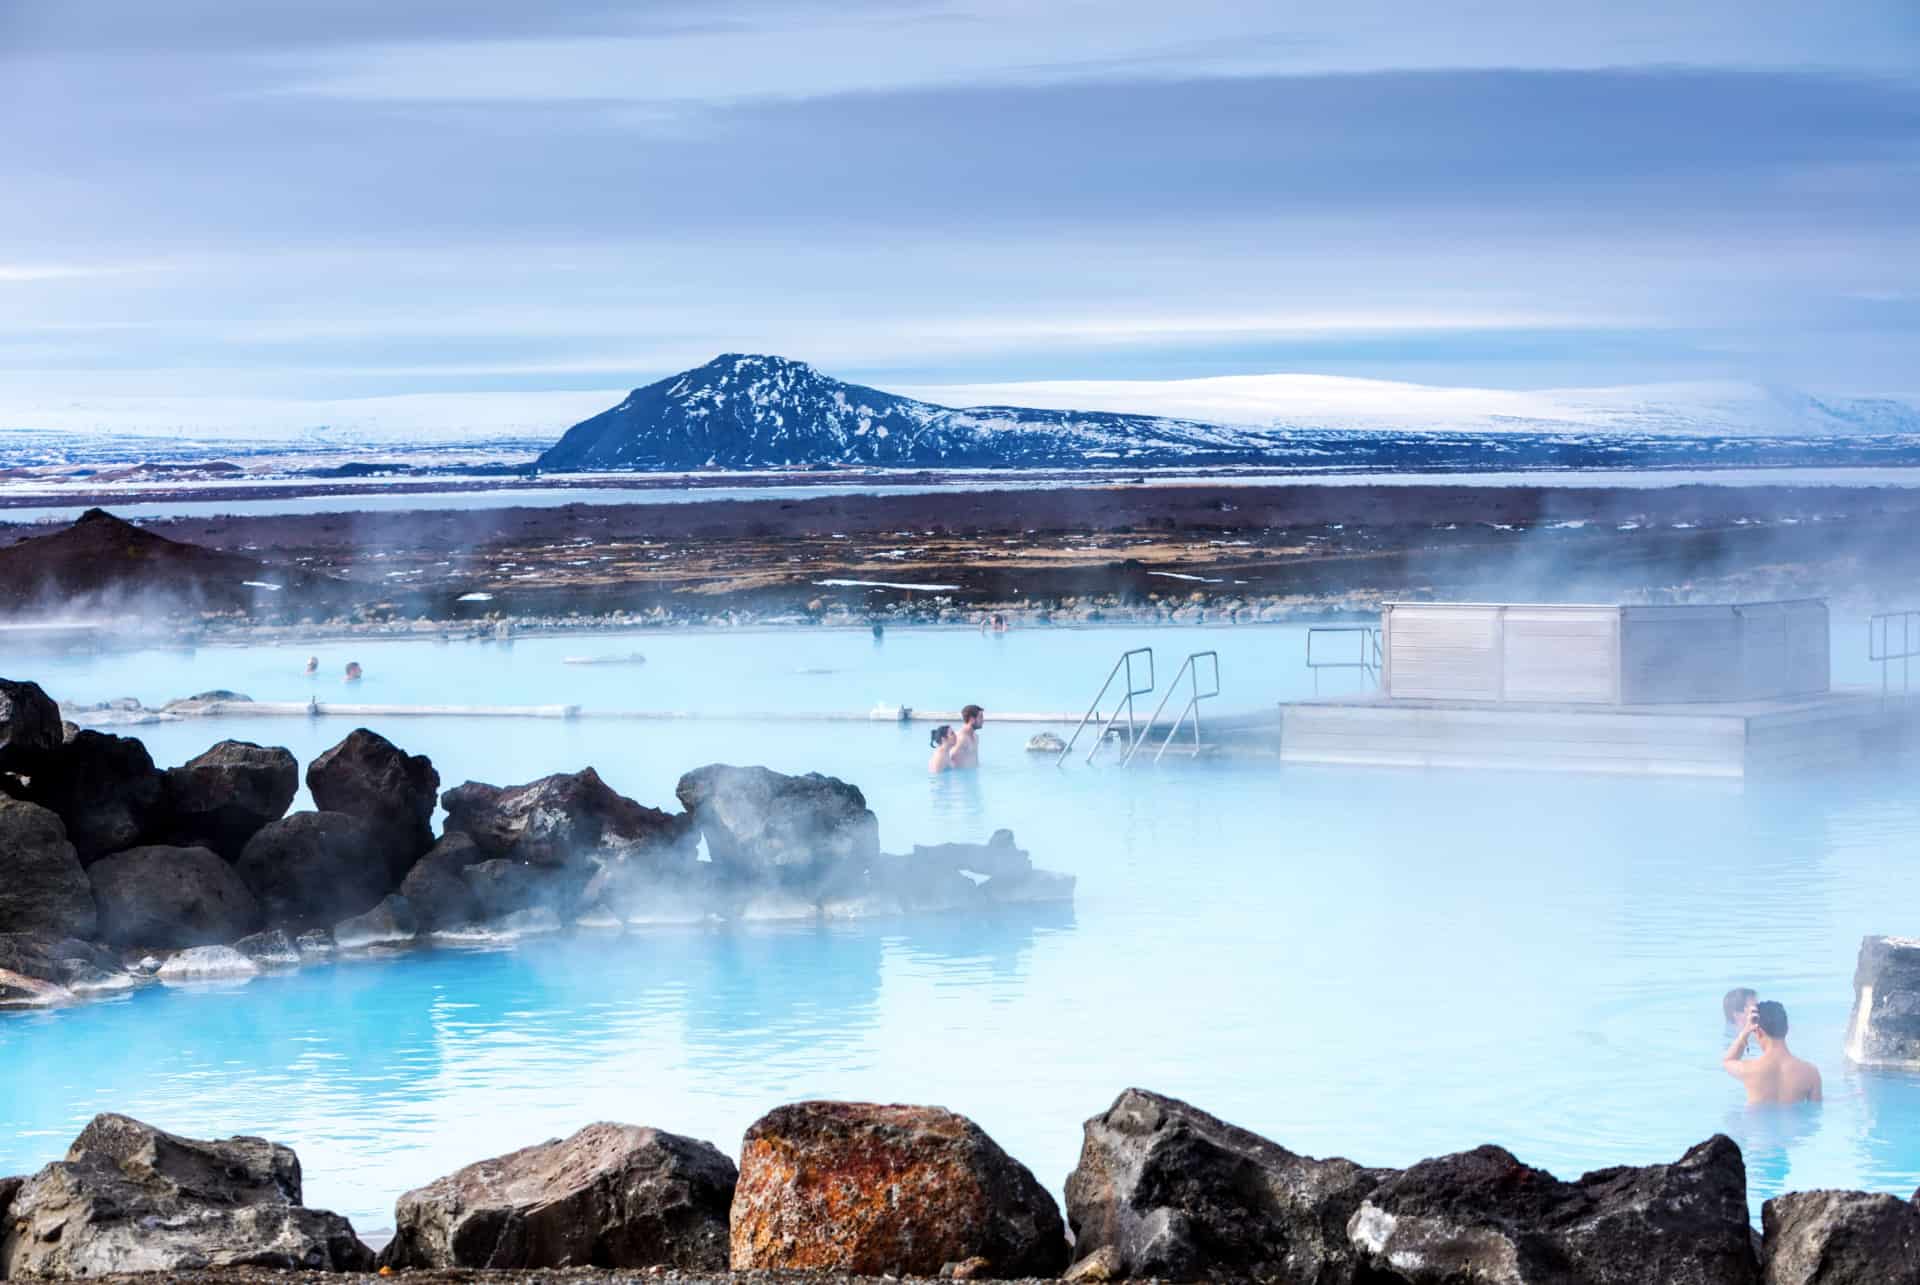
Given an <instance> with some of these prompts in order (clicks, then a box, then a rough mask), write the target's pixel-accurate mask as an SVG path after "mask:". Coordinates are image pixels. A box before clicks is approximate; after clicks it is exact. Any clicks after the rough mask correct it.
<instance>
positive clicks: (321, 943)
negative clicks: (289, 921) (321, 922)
mask: <svg viewBox="0 0 1920 1285" xmlns="http://www.w3.org/2000/svg"><path fill="white" fill-rule="evenodd" d="M293 948H294V949H295V950H297V951H299V952H300V958H301V960H302V961H305V960H309V959H326V958H328V957H329V956H331V955H332V954H333V937H332V935H331V934H330V933H328V932H327V931H326V930H325V929H324V928H312V929H309V930H308V931H306V932H303V933H301V934H300V935H299V936H298V937H295V938H294V939H293Z"/></svg>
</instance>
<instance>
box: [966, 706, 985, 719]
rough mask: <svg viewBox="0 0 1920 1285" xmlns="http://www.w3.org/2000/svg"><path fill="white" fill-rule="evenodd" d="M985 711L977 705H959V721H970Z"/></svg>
mask: <svg viewBox="0 0 1920 1285" xmlns="http://www.w3.org/2000/svg"><path fill="white" fill-rule="evenodd" d="M986 712H987V711H985V710H984V709H981V708H980V707H979V706H978V705H962V706H961V707H960V721H961V722H963V723H971V722H972V721H973V720H974V719H976V718H979V717H980V716H981V715H982V714H984V713H986Z"/></svg>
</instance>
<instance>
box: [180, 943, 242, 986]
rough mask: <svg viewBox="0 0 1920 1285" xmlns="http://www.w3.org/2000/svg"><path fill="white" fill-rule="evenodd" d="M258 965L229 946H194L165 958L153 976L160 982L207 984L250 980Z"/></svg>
mask: <svg viewBox="0 0 1920 1285" xmlns="http://www.w3.org/2000/svg"><path fill="white" fill-rule="evenodd" d="M259 971H260V966H259V965H258V964H256V963H254V962H253V961H252V960H251V959H248V958H247V957H246V956H245V955H242V954H241V953H240V952H239V951H237V950H235V949H234V948H233V947H231V946H195V947H194V948H193V949H191V950H183V951H181V952H180V953H179V954H177V955H170V956H168V957H167V960H166V962H165V963H163V964H161V965H160V971H159V972H158V973H157V974H155V975H156V976H157V977H159V979H160V980H161V981H163V982H206V981H215V980H218V979H221V978H237V977H252V976H254V975H255V974H257V973H258V972H259Z"/></svg>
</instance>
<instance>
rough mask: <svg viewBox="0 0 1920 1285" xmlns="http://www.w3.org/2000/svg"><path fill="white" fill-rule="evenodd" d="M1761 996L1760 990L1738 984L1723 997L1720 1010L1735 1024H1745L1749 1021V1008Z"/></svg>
mask: <svg viewBox="0 0 1920 1285" xmlns="http://www.w3.org/2000/svg"><path fill="white" fill-rule="evenodd" d="M1759 998H1760V992H1759V991H1757V990H1755V989H1753V987H1751V986H1736V987H1734V988H1733V989H1732V990H1730V991H1728V992H1727V993H1726V995H1725V996H1724V997H1723V998H1722V999H1721V1001H1720V1011H1721V1012H1722V1013H1725V1014H1726V1015H1727V1020H1728V1021H1729V1022H1731V1023H1733V1024H1734V1025H1735V1026H1744V1025H1745V1024H1746V1021H1747V1010H1748V1009H1750V1008H1752V1007H1753V1003H1754V1001H1755V1000H1757V999H1759Z"/></svg>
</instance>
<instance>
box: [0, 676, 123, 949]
mask: <svg viewBox="0 0 1920 1285" xmlns="http://www.w3.org/2000/svg"><path fill="white" fill-rule="evenodd" d="M28 686H31V684H28ZM34 690H35V691H38V690H39V689H38V688H34ZM98 920H99V916H98V914H97V912H96V911H95V910H94V906H93V885H92V884H90V883H88V882H87V872H86V871H85V870H84V869H82V868H81V866H80V858H79V856H78V854H76V853H75V852H74V850H73V845H72V844H71V843H68V842H67V828H66V826H64V825H62V824H61V822H60V818H59V817H58V816H56V815H54V813H52V812H51V811H49V810H48V809H46V808H43V807H40V806H39V805H38V804H34V803H22V802H20V801H19V800H18V799H11V798H7V797H5V796H0V933H45V934H49V935H51V936H55V937H91V936H93V934H94V928H95V926H96V924H97V923H98Z"/></svg>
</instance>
